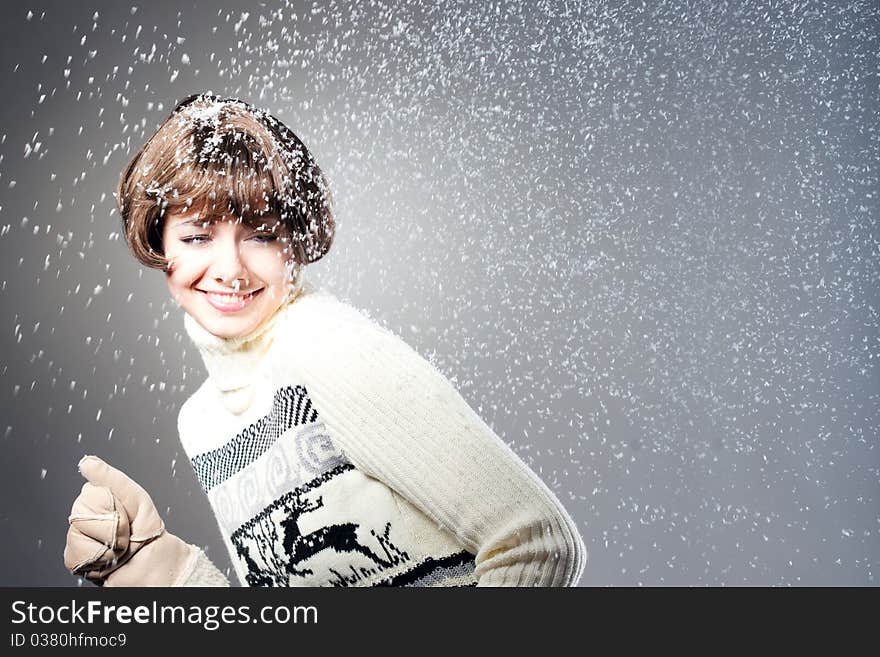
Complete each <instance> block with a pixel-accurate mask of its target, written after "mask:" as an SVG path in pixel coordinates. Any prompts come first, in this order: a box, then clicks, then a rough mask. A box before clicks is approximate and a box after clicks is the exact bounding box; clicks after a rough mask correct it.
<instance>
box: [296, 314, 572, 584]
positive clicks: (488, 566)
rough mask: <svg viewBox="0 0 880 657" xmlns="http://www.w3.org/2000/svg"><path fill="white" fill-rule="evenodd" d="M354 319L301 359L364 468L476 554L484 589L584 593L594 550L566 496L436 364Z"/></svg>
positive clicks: (349, 451) (344, 445) (319, 400)
mask: <svg viewBox="0 0 880 657" xmlns="http://www.w3.org/2000/svg"><path fill="white" fill-rule="evenodd" d="M353 321H354V325H351V324H349V325H348V326H346V325H345V323H343V324H336V325H335V328H332V329H331V330H330V331H328V332H327V334H326V336H325V337H327V338H328V339H327V341H326V342H325V341H323V340H322V344H326V345H327V347H326V348H325V349H312V350H310V354H311V356H309V355H306V354H303V355H300V357H299V358H298V362H299V364H300V365H301V366H302V367H303V368H304V369H305V370H306V371H304V374H305V375H306V379H307V380H308V381H309V382H310V384H309V393H310V395H312V396H313V398H314V399H315V402H316V407H317V408H318V409H325V410H324V411H322V412H323V413H324V415H323V420H324V422H325V424H327V425H328V428H330V430H331V435H333V436H334V437H335V438H336V439H338V441H339V443H340V447H341V449H342V450H343V452H344V453H345V454H346V455H347V456H348V458H349V459H350V460H351V461H352V463H353V464H354V465H355V466H356V467H358V468H360V469H361V470H363V471H364V472H365V473H367V474H369V475H370V476H372V477H374V478H376V479H379V480H381V481H384V482H385V483H386V484H388V485H389V486H390V487H391V488H393V489H395V490H396V491H397V492H398V493H400V494H401V495H403V496H404V497H406V498H407V499H409V500H410V501H411V502H412V503H413V504H414V505H416V506H418V507H419V508H420V509H421V510H422V511H423V512H424V513H425V514H426V515H428V516H429V517H431V518H432V519H434V521H435V522H437V523H438V524H439V525H441V526H443V527H445V528H447V529H448V530H450V531H452V532H453V533H454V534H455V535H456V536H457V537H458V538H459V540H460V541H461V542H462V543H463V545H464V546H465V547H466V548H467V549H468V550H469V551H470V552H472V553H474V554H475V555H476V558H475V561H476V571H475V574H476V576H477V577H478V580H479V582H478V586H574V585H576V584H577V582H578V580H579V579H580V576H581V574H582V572H583V569H584V566H585V560H586V548H585V546H584V542H583V539H582V538H581V536H580V535H579V533H578V530H577V527H576V525H575V523H574V521H573V520H572V519H571V517H570V516H569V515H568V513H567V512H566V511H565V509H564V508H563V507H562V505H561V503H560V502H559V500H558V499H557V498H556V497H555V495H554V494H553V493H552V492H551V491H550V490H549V488H547V486H546V485H545V484H544V483H543V482H542V481H541V480H540V479H539V478H538V477H537V475H536V474H535V473H534V472H533V471H532V470H530V469H529V468H528V466H527V465H526V464H525V463H523V461H522V460H521V459H520V458H519V457H518V456H517V455H516V454H515V453H514V452H513V450H511V449H510V447H508V446H507V445H506V444H505V443H504V442H503V441H502V440H501V439H500V438H499V437H498V436H497V435H496V434H495V433H494V432H493V431H492V429H491V428H490V427H489V426H488V425H487V424H486V423H485V422H484V421H483V420H482V419H481V418H480V417H479V416H478V415H477V414H476V413H475V412H474V411H473V410H472V409H471V408H470V406H468V404H467V402H466V401H465V400H464V399H463V398H462V396H461V395H460V394H459V393H458V392H457V391H456V390H455V388H454V387H453V386H452V384H451V383H450V382H449V381H448V380H447V379H446V377H444V376H443V375H442V374H441V373H440V372H439V371H438V370H437V369H436V368H435V367H434V366H433V365H431V363H429V362H428V361H426V360H425V359H424V358H422V357H421V356H420V355H419V354H418V353H417V352H415V350H413V349H412V348H411V347H409V346H408V345H407V344H406V343H404V342H403V341H402V340H401V339H400V338H398V337H397V336H396V335H394V334H393V333H391V332H390V331H387V330H385V329H383V328H382V327H380V326H378V325H376V324H373V323H372V322H367V321H366V320H364V319H354V320H353ZM328 374H329V375H328Z"/></svg>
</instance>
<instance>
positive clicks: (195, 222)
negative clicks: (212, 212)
mask: <svg viewBox="0 0 880 657" xmlns="http://www.w3.org/2000/svg"><path fill="white" fill-rule="evenodd" d="M220 221H222V220H221V219H219V218H217V217H192V218H191V219H187V220H186V221H181V222H179V223H177V224H175V225H174V226H173V228H175V229H176V228H186V227H187V226H196V227H197V228H201V227H203V226H204V225H205V224H208V225H214V224H216V223H218V222H220ZM280 224H281V222H280V221H276V224H275V225H280ZM249 227H250V228H253V229H254V230H258V227H257V226H250V225H249ZM264 228H265V229H270V230H271V228H272V225H270V224H269V223H268V222H264V223H263V224H262V225H261V226H260V227H259V229H264Z"/></svg>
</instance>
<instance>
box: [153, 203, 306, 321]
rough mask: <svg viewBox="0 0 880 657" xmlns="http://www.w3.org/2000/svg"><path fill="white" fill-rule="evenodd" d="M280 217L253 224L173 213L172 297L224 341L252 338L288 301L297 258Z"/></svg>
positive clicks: (169, 246)
mask: <svg viewBox="0 0 880 657" xmlns="http://www.w3.org/2000/svg"><path fill="white" fill-rule="evenodd" d="M287 241H288V240H287V238H286V236H285V234H284V232H283V225H282V224H281V222H280V221H279V220H278V218H277V217H276V216H272V215H270V216H267V217H264V218H262V219H261V220H260V221H259V223H254V222H251V225H249V224H248V223H244V222H241V221H238V220H236V218H235V217H234V216H232V215H230V214H226V215H208V214H206V213H205V212H202V211H199V210H197V209H193V208H188V209H187V208H183V209H179V210H175V211H171V210H169V211H168V212H167V213H166V215H165V221H164V225H163V229H162V245H163V247H164V251H165V257H166V258H167V259H168V260H169V261H170V265H169V269H168V270H166V280H167V283H168V289H169V291H170V292H171V296H172V297H173V298H174V300H175V301H176V302H177V303H178V305H180V306H181V307H182V308H183V309H184V310H185V311H186V312H187V313H189V314H190V315H191V316H192V317H193V319H195V320H196V321H197V322H198V323H199V324H201V325H202V326H203V327H204V328H205V329H206V330H207V331H209V332H210V333H212V334H214V335H216V336H218V337H221V338H234V337H242V336H245V335H248V334H250V333H251V332H253V331H254V330H255V329H256V328H258V327H259V326H261V325H262V324H263V322H264V321H266V320H267V319H268V318H269V317H271V316H272V315H273V314H274V313H275V311H277V310H278V308H279V307H280V306H281V304H282V303H284V301H285V300H286V299H287V294H288V292H289V290H290V284H291V280H292V276H293V267H294V260H293V258H292V257H291V255H290V249H289V248H288V246H287Z"/></svg>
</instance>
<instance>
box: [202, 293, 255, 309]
mask: <svg viewBox="0 0 880 657" xmlns="http://www.w3.org/2000/svg"><path fill="white" fill-rule="evenodd" d="M208 296H209V297H210V298H211V300H212V301H216V302H217V303H219V304H220V305H222V306H228V305H230V302H235V303H237V304H238V305H244V304H245V302H247V301H248V300H249V299H250V298H251V297H252V296H254V293H253V292H251V293H250V294H246V295H244V296H241V295H239V294H214V293H212V292H209V293H208Z"/></svg>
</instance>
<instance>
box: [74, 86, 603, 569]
mask: <svg viewBox="0 0 880 657" xmlns="http://www.w3.org/2000/svg"><path fill="white" fill-rule="evenodd" d="M117 201H118V204H119V210H120V213H121V216H122V220H123V223H124V227H125V235H126V239H127V242H128V245H129V247H130V249H131V251H132V253H133V254H134V255H135V257H136V258H138V259H139V260H140V261H141V262H142V263H143V264H145V265H146V266H148V267H152V268H157V269H162V270H164V271H165V275H166V278H167V282H168V288H169V290H170V292H171V294H172V296H173V298H174V299H175V300H176V302H177V303H178V304H179V305H180V306H181V307H182V309H183V310H184V325H185V328H186V331H187V333H188V335H189V337H190V338H191V339H192V340H193V342H194V343H195V345H196V346H197V347H198V349H199V352H200V353H201V355H202V358H203V360H204V363H205V367H206V369H207V372H208V378H207V379H206V380H205V381H204V383H203V384H202V385H201V387H199V389H198V390H196V392H195V393H194V394H193V395H192V396H191V397H190V398H189V399H188V400H187V401H186V402H185V403H184V405H183V407H182V408H181V410H180V414H179V418H178V429H179V433H180V440H181V443H182V445H183V448H184V450H185V451H186V454H187V456H188V457H189V459H190V461H191V463H192V466H193V469H194V471H195V474H196V476H197V477H198V479H199V481H200V482H201V485H202V487H203V488H204V490H205V491H206V493H207V495H208V499H209V501H210V504H211V508H212V509H213V512H214V514H215V517H216V520H217V524H218V527H219V529H220V532H221V534H222V536H223V540H224V543H225V545H226V547H227V549H228V551H229V555H230V557H231V560H232V563H233V564H234V567H235V574H236V575H237V579H238V581H239V582H240V583H241V584H242V585H249V586H382V585H384V586H389V585H390V586H474V585H476V586H574V585H575V584H577V582H578V580H579V578H580V576H581V574H582V572H583V569H584V564H585V559H586V550H585V547H584V543H583V540H582V538H581V537H580V535H579V533H578V531H577V528H576V525H575V523H574V522H573V520H572V519H571V517H570V516H569V515H568V513H567V512H566V511H565V509H564V508H563V506H562V505H561V503H560V502H559V500H558V499H557V498H556V497H555V496H554V495H553V493H552V492H551V491H550V490H549V489H548V488H547V486H546V485H545V484H544V483H543V482H542V481H541V480H540V479H539V478H538V477H537V476H536V475H535V473H534V472H533V471H532V470H530V469H529V468H528V467H527V466H526V465H525V464H524V463H523V462H522V460H521V459H520V458H519V457H518V456H517V455H516V454H515V453H514V452H513V451H512V450H511V449H510V448H509V447H508V446H507V445H506V444H505V443H504V442H503V441H502V440H501V439H500V438H499V437H498V436H497V435H496V434H495V433H494V432H493V431H492V430H491V429H490V428H489V426H488V425H487V424H486V423H485V422H483V420H482V419H481V418H480V417H479V416H478V415H477V414H476V413H475V412H474V411H473V410H472V409H471V408H470V407H469V406H468V404H467V403H466V402H465V400H464V399H463V398H462V397H461V395H460V394H459V393H458V392H457V391H456V390H455V389H454V388H453V386H452V384H451V383H450V382H449V381H448V380H447V379H446V378H445V377H444V376H443V375H442V374H441V373H440V372H439V371H438V370H437V369H436V368H435V367H434V366H433V365H431V364H430V363H429V362H428V361H426V360H425V359H424V358H422V357H421V356H420V355H419V354H417V353H416V352H415V351H414V350H413V349H412V348H410V347H409V346H408V345H406V344H405V343H404V342H403V341H402V340H400V338H398V337H397V336H396V335H395V334H393V333H392V332H390V331H388V330H387V329H385V328H383V327H381V326H380V325H378V324H377V323H375V322H374V321H373V320H371V319H370V318H369V317H368V316H367V315H366V314H365V313H363V312H361V311H359V310H357V309H356V308H354V307H352V306H350V305H348V304H345V303H343V302H341V301H339V300H338V299H336V298H335V297H334V296H333V295H332V294H330V293H329V292H327V291H326V290H323V289H320V288H318V287H316V286H314V285H312V284H311V283H310V282H308V281H306V280H305V279H304V269H305V266H306V265H308V264H309V263H312V262H315V261H317V260H319V259H320V258H321V257H323V256H324V255H325V254H326V253H327V252H328V250H329V248H330V245H331V243H332V241H333V234H334V226H335V225H334V219H333V214H332V209H331V208H332V199H331V195H330V192H329V189H328V185H327V181H326V178H325V176H324V174H323V173H322V171H321V169H320V168H319V167H318V165H317V164H316V162H315V160H314V158H313V157H312V155H311V153H309V151H308V149H306V147H305V146H304V145H303V143H302V142H301V141H300V140H299V139H298V138H297V137H296V135H294V134H293V132H291V131H290V130H289V129H288V128H287V127H286V126H284V125H283V124H282V123H281V122H280V121H278V120H277V119H275V118H274V117H272V116H271V115H269V114H267V113H266V112H264V111H261V110H259V109H256V108H254V107H252V106H251V105H248V104H247V103H244V102H242V101H240V100H235V99H221V98H217V97H215V96H210V95H196V96H191V97H189V98H187V99H186V100H184V101H183V102H181V103H180V104H179V105H178V106H177V107H176V108H175V110H174V111H173V113H172V114H171V116H170V117H169V118H168V119H167V120H166V121H165V122H164V123H163V124H162V125H161V126H160V127H159V129H158V131H157V132H156V133H155V134H154V135H153V136H152V137H151V138H150V139H149V141H147V143H146V144H145V145H144V146H143V148H141V150H140V151H139V152H138V153H137V154H136V155H135V157H134V158H133V159H132V161H131V163H130V164H129V166H128V167H127V168H126V170H125V171H124V173H123V175H122V177H121V180H120V183H119V189H118V197H117ZM79 467H80V471H81V472H82V474H83V475H84V476H85V477H86V479H87V482H86V483H85V484H84V486H83V489H82V492H81V493H80V495H79V497H77V499H76V501H75V502H74V504H73V508H72V511H71V515H70V518H69V528H68V538H67V545H66V548H65V554H64V561H65V564H66V566H67V567H68V569H69V570H70V571H71V572H73V573H76V574H81V575H83V576H85V577H87V578H89V579H90V580H92V581H95V582H96V583H98V584H102V585H109V586H205V585H220V586H224V585H225V586H228V585H229V582H228V581H227V579H226V578H225V577H224V576H223V574H221V573H220V572H219V571H218V570H217V568H216V567H215V566H214V565H213V564H212V563H211V561H210V560H209V559H208V558H207V557H206V555H205V554H204V552H203V551H202V550H201V549H199V548H197V547H195V546H192V545H190V544H188V543H186V542H185V541H183V540H182V539H180V538H178V537H177V536H174V535H173V534H170V533H169V532H168V531H167V530H166V529H165V526H164V524H163V522H162V520H161V518H160V517H159V514H158V513H157V511H156V508H155V506H154V504H153V503H152V500H151V499H150V496H149V495H148V494H147V493H146V491H144V490H143V489H142V488H141V487H140V486H138V485H137V484H136V483H135V482H134V481H132V480H131V479H130V478H129V477H127V476H126V475H125V474H123V473H122V472H120V471H119V470H116V469H115V468H113V467H112V466H110V465H108V464H107V463H105V462H104V461H102V460H101V459H99V458H97V457H94V456H87V457H85V458H84V459H83V460H82V461H81V462H80V466H79Z"/></svg>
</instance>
